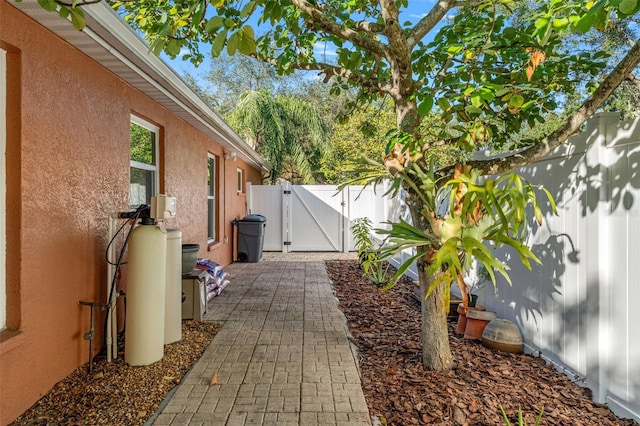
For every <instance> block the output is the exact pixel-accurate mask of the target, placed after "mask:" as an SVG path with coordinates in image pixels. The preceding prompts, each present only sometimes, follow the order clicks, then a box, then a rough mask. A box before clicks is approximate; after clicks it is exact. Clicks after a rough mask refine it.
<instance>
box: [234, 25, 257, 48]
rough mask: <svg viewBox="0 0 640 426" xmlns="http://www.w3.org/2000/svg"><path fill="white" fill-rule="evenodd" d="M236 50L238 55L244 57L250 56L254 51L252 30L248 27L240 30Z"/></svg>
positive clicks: (254, 42) (254, 44) (254, 43)
mask: <svg viewBox="0 0 640 426" xmlns="http://www.w3.org/2000/svg"><path fill="white" fill-rule="evenodd" d="M238 50H239V51H240V53H243V54H245V55H250V54H252V53H253V52H255V51H256V41H255V40H254V38H253V28H251V27H250V26H248V25H247V26H245V27H244V28H242V33H241V37H240V41H239V44H238Z"/></svg>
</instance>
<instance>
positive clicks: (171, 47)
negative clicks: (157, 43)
mask: <svg viewBox="0 0 640 426" xmlns="http://www.w3.org/2000/svg"><path fill="white" fill-rule="evenodd" d="M180 47H181V46H180V42H179V41H178V40H176V39H170V40H169V42H168V43H167V44H166V45H165V48H164V51H165V52H167V54H168V55H169V56H171V57H172V58H175V57H176V56H177V55H178V54H179V53H180Z"/></svg>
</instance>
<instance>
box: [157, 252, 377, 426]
mask: <svg viewBox="0 0 640 426" xmlns="http://www.w3.org/2000/svg"><path fill="white" fill-rule="evenodd" d="M336 255H337V256H338V257H344V256H345V255H343V254H336ZM336 255H334V256H332V257H336ZM347 257H352V255H347ZM283 259H286V260H283ZM225 271H227V272H229V273H230V275H231V284H229V286H227V288H225V290H224V291H223V292H222V294H221V295H220V296H218V297H217V298H215V299H213V300H212V301H211V302H209V311H208V312H207V314H206V319H207V320H214V321H220V322H223V323H224V325H223V327H222V329H221V330H220V332H219V333H218V334H217V335H216V336H215V338H214V340H213V342H212V343H211V345H210V346H209V348H208V349H207V350H206V351H205V353H204V354H203V356H202V358H200V360H199V361H198V362H197V363H196V364H195V365H194V366H193V368H192V370H191V371H190V372H189V374H188V375H187V376H186V377H185V379H184V380H183V382H182V383H181V384H180V386H179V387H178V389H177V390H176V391H175V393H174V394H173V396H172V398H171V399H170V400H169V402H168V403H167V404H166V405H165V406H164V407H163V409H162V411H161V412H160V414H159V415H158V416H157V417H156V418H155V421H154V424H155V425H245V424H264V425H279V426H280V425H305V426H306V425H347V424H348V425H370V424H371V423H370V419H369V412H368V409H367V405H366V402H365V399H364V395H363V393H362V387H361V385H360V377H359V374H358V369H357V366H356V362H355V360H354V356H353V354H352V352H351V347H350V344H349V341H348V339H347V332H346V330H345V321H344V317H343V315H342V313H341V312H340V311H339V310H338V306H337V301H336V299H335V297H334V295H333V292H332V289H331V282H330V280H329V277H328V276H327V273H326V271H325V269H324V263H323V262H322V259H321V258H319V255H317V254H315V255H312V254H303V255H294V256H287V257H284V255H274V254H269V253H265V257H264V258H263V260H261V261H260V262H259V263H236V264H233V265H229V266H227V267H226V268H225ZM216 372H217V374H218V378H217V383H216V384H215V385H210V384H209V383H210V382H211V377H212V376H213V374H214V373H216Z"/></svg>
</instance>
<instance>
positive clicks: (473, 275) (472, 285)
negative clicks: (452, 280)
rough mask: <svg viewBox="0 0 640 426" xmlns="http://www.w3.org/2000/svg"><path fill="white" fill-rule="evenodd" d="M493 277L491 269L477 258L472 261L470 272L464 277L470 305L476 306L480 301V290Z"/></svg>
mask: <svg viewBox="0 0 640 426" xmlns="http://www.w3.org/2000/svg"><path fill="white" fill-rule="evenodd" d="M490 279H491V276H490V275H489V271H487V268H486V267H485V266H484V265H483V264H482V262H478V261H476V260H475V259H474V260H473V262H472V267H471V269H470V270H469V273H468V274H467V275H466V276H465V277H464V284H465V287H466V288H467V295H468V298H469V306H470V307H474V306H476V303H477V301H478V295H477V294H476V293H477V291H478V290H480V289H482V288H483V287H484V286H485V285H486V284H487V283H488V282H489V280H490Z"/></svg>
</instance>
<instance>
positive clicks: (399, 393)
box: [327, 261, 637, 426]
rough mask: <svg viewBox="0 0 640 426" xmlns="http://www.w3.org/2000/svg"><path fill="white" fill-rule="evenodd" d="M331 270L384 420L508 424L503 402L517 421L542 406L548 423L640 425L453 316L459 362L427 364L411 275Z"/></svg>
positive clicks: (354, 267)
mask: <svg viewBox="0 0 640 426" xmlns="http://www.w3.org/2000/svg"><path fill="white" fill-rule="evenodd" d="M327 271H328V273H329V276H330V277H331V279H332V280H333V283H334V288H335V292H336V296H337V297H338V299H339V300H340V309H341V310H342V311H343V312H344V313H345V315H346V317H347V320H348V323H349V329H350V331H351V333H352V335H353V338H354V341H355V343H356V344H357V346H358V350H359V355H360V367H361V370H362V386H363V389H364V391H365V397H366V399H367V404H368V406H369V412H370V413H371V415H372V416H375V417H378V418H379V419H380V420H381V421H382V422H383V424H384V423H386V424H389V425H412V424H429V425H504V424H505V422H504V420H503V419H502V417H501V415H500V406H501V405H502V407H504V409H505V411H506V412H507V414H508V415H509V417H510V420H511V421H512V422H513V421H515V420H516V413H517V411H518V409H519V408H521V409H522V411H523V413H524V414H525V419H526V421H527V423H528V424H530V425H533V424H534V422H535V418H536V415H537V414H538V413H539V412H540V410H541V409H542V408H544V415H543V417H542V424H543V425H598V426H600V425H625V426H626V425H637V423H635V422H634V421H631V420H623V419H619V418H617V417H616V416H615V415H614V414H613V413H612V412H611V411H610V410H609V409H608V408H607V407H606V406H603V405H600V404H596V403H594V402H593V401H591V399H590V392H589V391H588V390H587V389H584V388H581V387H580V386H578V385H576V384H575V383H572V382H570V381H569V379H568V378H567V377H566V376H565V375H564V374H562V373H560V372H558V371H557V370H556V369H555V368H553V367H552V366H549V365H547V364H546V363H545V362H544V361H543V360H542V359H540V358H534V357H531V356H529V355H515V354H508V353H502V352H498V351H495V350H492V349H488V348H486V347H484V346H483V345H482V344H481V343H479V342H477V341H469V340H465V339H463V338H462V337H461V336H458V335H456V334H455V333H454V332H453V328H454V326H455V323H453V322H450V323H449V336H450V343H451V349H452V351H453V355H454V358H455V364H456V366H455V368H454V369H453V370H450V371H441V372H437V371H425V370H424V369H423V367H422V363H421V345H422V343H421V337H420V305H419V303H418V302H417V301H416V300H415V299H414V298H413V297H412V292H413V287H414V286H413V284H412V282H411V281H410V280H409V279H404V278H403V279H402V280H401V281H400V282H399V283H398V284H397V285H396V286H395V287H394V288H393V289H391V290H390V291H387V292H381V291H380V290H378V289H377V288H375V287H373V286H372V285H371V283H370V282H369V281H367V280H366V279H364V278H363V277H362V271H361V269H360V268H359V267H358V264H357V262H356V261H330V262H327ZM514 424H516V423H514Z"/></svg>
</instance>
